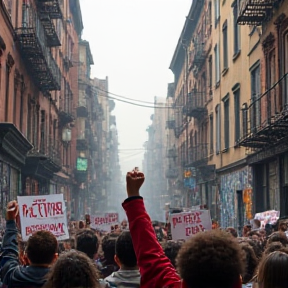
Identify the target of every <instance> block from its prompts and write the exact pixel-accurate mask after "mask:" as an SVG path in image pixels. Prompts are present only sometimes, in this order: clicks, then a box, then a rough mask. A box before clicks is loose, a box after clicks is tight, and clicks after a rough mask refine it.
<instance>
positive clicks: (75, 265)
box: [44, 250, 100, 288]
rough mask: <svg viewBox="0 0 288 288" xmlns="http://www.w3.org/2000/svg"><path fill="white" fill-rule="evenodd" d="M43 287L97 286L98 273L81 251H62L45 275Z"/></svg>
mask: <svg viewBox="0 0 288 288" xmlns="http://www.w3.org/2000/svg"><path fill="white" fill-rule="evenodd" d="M44 287H45V288H70V287H89V288H98V287H100V285H99V273H98V270H97V268H96V265H94V263H93V261H92V260H91V259H89V258H88V256H87V255H85V254H84V253H82V252H79V251H75V250H71V251H68V252H64V253H62V254H61V255H60V256H59V258H58V260H57V261H56V262H55V264H54V265H53V267H52V268H51V270H50V272H49V273H48V275H47V282H46V284H45V285H44Z"/></svg>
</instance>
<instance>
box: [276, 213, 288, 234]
mask: <svg viewBox="0 0 288 288" xmlns="http://www.w3.org/2000/svg"><path fill="white" fill-rule="evenodd" d="M287 229H288V216H283V217H281V218H279V220H278V231H281V232H285V231H287Z"/></svg>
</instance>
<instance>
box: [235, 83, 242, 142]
mask: <svg viewBox="0 0 288 288" xmlns="http://www.w3.org/2000/svg"><path fill="white" fill-rule="evenodd" d="M233 94H234V114H235V115H234V117H235V118H234V119H235V127H234V131H235V145H237V143H238V142H239V140H240V137H241V135H240V87H239V86H238V89H237V90H234V91H233Z"/></svg>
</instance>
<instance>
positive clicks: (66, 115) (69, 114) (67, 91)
mask: <svg viewBox="0 0 288 288" xmlns="http://www.w3.org/2000/svg"><path fill="white" fill-rule="evenodd" d="M58 115H59V120H60V123H61V125H62V126H65V125H66V124H68V123H71V122H73V121H74V115H73V94H72V91H71V88H70V85H69V83H68V82H65V87H64V91H63V95H61V96H60V105H59V113H58Z"/></svg>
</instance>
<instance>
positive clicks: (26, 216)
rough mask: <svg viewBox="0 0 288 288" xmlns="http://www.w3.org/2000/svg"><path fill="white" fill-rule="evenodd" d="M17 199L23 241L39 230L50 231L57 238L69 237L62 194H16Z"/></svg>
mask: <svg viewBox="0 0 288 288" xmlns="http://www.w3.org/2000/svg"><path fill="white" fill-rule="evenodd" d="M17 199H18V204H19V215H20V221H21V233H22V238H23V240H24V241H26V240H28V238H29V236H31V235H32V234H33V233H34V232H36V231H40V230H47V231H50V232H51V233H53V234H54V235H55V236H56V237H57V240H65V239H69V233H68V227H67V217H66V208H65V202H64V198H63V194H53V195H41V196H18V197H17Z"/></svg>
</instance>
